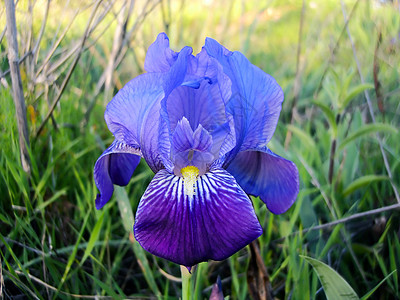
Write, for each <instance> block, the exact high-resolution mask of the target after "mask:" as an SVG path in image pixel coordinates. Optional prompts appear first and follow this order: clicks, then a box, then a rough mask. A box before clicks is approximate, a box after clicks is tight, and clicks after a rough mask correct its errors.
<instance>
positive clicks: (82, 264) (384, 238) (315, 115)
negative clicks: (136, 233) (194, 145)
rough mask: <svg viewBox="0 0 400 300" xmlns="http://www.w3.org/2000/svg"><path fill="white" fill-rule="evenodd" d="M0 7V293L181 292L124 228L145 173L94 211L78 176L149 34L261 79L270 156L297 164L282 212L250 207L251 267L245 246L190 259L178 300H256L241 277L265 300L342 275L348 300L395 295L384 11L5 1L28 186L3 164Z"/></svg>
mask: <svg viewBox="0 0 400 300" xmlns="http://www.w3.org/2000/svg"><path fill="white" fill-rule="evenodd" d="M3 3H4V1H3V2H2V5H1V6H0V30H1V32H0V50H1V52H0V74H1V82H0V145H1V147H0V191H1V201H0V254H1V256H0V260H1V265H0V267H1V269H0V297H4V298H5V299H8V298H12V299H14V298H15V299H22V298H32V299H71V298H86V299H103V298H104V299H126V298H130V299H143V298H144V299H153V298H159V299H177V298H178V297H180V293H181V284H180V282H179V280H180V269H179V266H177V265H175V264H173V263H170V262H168V261H166V260H163V259H159V258H156V257H154V256H152V255H150V254H148V253H146V252H145V251H144V250H143V249H142V248H141V247H140V246H139V245H138V244H137V243H136V242H135V241H134V237H133V234H132V224H133V218H134V213H135V211H136V208H137V205H138V202H139V200H140V197H141V195H142V194H143V192H144V190H145V188H146V186H147V184H148V183H149V182H150V180H151V179H152V176H153V173H152V172H151V170H150V169H149V168H148V167H147V165H146V164H145V162H144V161H142V162H141V164H140V165H139V167H138V169H137V170H136V171H135V174H134V176H133V178H132V180H131V182H130V183H129V185H128V186H127V187H125V188H117V189H116V191H115V193H114V196H113V198H112V200H111V201H110V202H109V203H108V204H107V205H106V206H105V207H104V208H103V209H102V210H100V211H97V210H96V209H95V206H94V199H95V196H96V194H97V189H96V186H95V184H94V181H93V166H94V163H95V161H96V159H97V158H98V157H99V155H100V154H101V153H102V151H103V150H104V149H105V148H106V147H107V146H108V145H109V144H110V143H111V142H112V140H113V137H112V135H111V133H110V132H109V131H108V129H107V127H106V125H105V122H104V119H103V114H104V110H105V106H106V104H107V103H108V102H109V101H110V100H111V99H112V96H113V95H114V94H115V93H116V92H117V91H118V90H119V89H120V88H122V87H123V86H124V84H125V83H127V82H128V81H129V80H130V79H132V78H133V77H135V76H137V75H138V74H140V73H142V72H144V70H143V63H144V58H145V54H146V50H147V48H148V46H149V45H150V44H151V43H152V42H153V41H154V40H155V38H156V36H157V34H158V33H159V32H166V33H167V34H168V36H169V38H170V45H171V48H172V49H174V50H175V51H179V50H180V49H181V48H182V47H183V46H185V45H189V46H192V47H193V50H194V53H198V52H199V51H200V50H201V47H202V45H203V44H204V40H205V38H206V37H207V36H209V37H212V38H214V39H216V40H218V41H219V42H220V43H221V44H223V45H224V46H225V47H227V48H228V49H230V50H232V51H233V50H238V51H241V52H242V53H244V54H245V55H246V56H247V57H248V58H249V60H250V61H251V62H252V63H253V64H255V65H257V66H258V67H260V68H261V69H263V70H264V71H265V72H267V73H269V74H271V75H272V76H273V77H274V78H275V79H276V80H277V81H278V83H279V84H280V85H281V86H282V88H283V90H284V92H285V102H284V105H283V110H282V113H281V116H280V121H279V124H278V127H277V130H276V132H275V135H274V137H273V140H272V141H271V142H270V144H269V146H270V148H271V149H272V150H274V151H276V152H277V153H280V154H281V155H282V156H284V157H285V158H287V159H290V160H293V161H294V162H295V163H296V164H297V166H298V168H299V172H300V180H301V182H300V193H299V195H298V199H297V201H296V203H295V205H294V206H293V207H292V208H291V209H290V210H289V211H288V212H287V213H285V214H283V215H279V216H277V215H273V214H271V213H270V212H268V210H267V209H266V207H265V205H264V204H263V203H262V202H261V201H260V200H259V199H258V198H253V203H254V207H255V209H256V212H257V215H258V217H259V220H260V223H261V224H262V226H263V228H264V234H263V235H262V236H261V237H260V238H259V239H258V246H259V254H260V256H259V257H261V262H260V261H259V262H258V264H256V265H255V263H254V260H253V259H254V255H250V252H251V251H250V250H251V249H250V247H249V246H248V247H246V248H244V249H242V250H241V251H239V252H238V253H236V254H235V255H233V256H232V257H231V258H229V259H227V260H226V261H222V262H209V263H202V264H200V265H198V266H197V268H196V270H195V271H194V274H193V280H192V282H191V284H192V288H193V290H194V294H193V299H208V298H209V296H210V292H211V288H212V285H213V284H214V283H215V282H216V280H217V277H218V276H220V278H221V280H222V290H223V293H224V296H229V297H230V299H250V297H252V298H253V299H263V298H262V297H261V296H262V295H260V294H259V295H256V294H257V293H254V291H253V292H251V290H252V289H253V290H254V288H251V287H250V286H251V285H252V284H254V283H255V282H261V283H262V284H263V285H264V286H266V287H267V289H268V290H269V292H270V293H271V294H272V295H273V297H275V298H276V299H326V296H325V294H327V295H328V294H329V289H331V291H332V292H333V293H335V289H337V288H338V287H339V286H342V285H343V282H344V281H346V282H348V283H349V285H350V286H351V287H352V289H354V291H355V293H357V295H358V296H359V297H362V296H365V297H364V298H363V299H366V298H368V297H371V298H372V299H400V292H399V276H398V273H397V271H396V270H398V268H399V266H400V243H399V232H400V231H399V230H400V227H399V225H400V224H399V211H398V209H399V208H400V204H399V203H400V199H399V197H398V192H397V190H398V189H399V188H400V184H399V183H400V176H399V173H400V172H399V170H400V166H399V164H400V143H399V141H400V134H399V130H398V128H399V124H400V101H399V98H400V88H399V86H400V84H399V83H400V74H399V70H400V3H399V1H373V0H369V1H368V0H363V1H362V0H360V1H350V0H349V1H343V2H342V1H333V0H326V1H297V0H296V1H294V0H293V1H274V0H271V1H244V0H232V1H228V0H217V1H212V0H203V1H185V0H161V1H154V0H149V1H145V0H138V1H133V0H132V1H128V0H126V1H123V0H118V1H111V0H110V1H105V0H104V1H100V0H99V1H93V2H92V1H90V0H86V1H78V0H70V1H51V2H50V1H44V0H37V1H34V0H30V1H27V0H21V1H18V3H17V5H16V9H15V13H16V22H17V28H18V36H17V38H18V43H19V57H20V59H21V63H20V71H21V77H22V84H23V91H24V96H25V103H26V111H27V114H26V115H27V121H28V129H29V139H30V147H29V148H28V150H29V156H30V161H31V175H30V176H28V175H27V174H26V172H24V170H23V168H22V167H21V162H20V152H19V141H18V130H17V121H16V116H15V108H14V104H13V96H12V89H11V78H10V73H9V72H8V70H9V62H8V59H7V49H8V45H7V39H6V35H5V32H6V26H5V24H6V11H5V6H4V5H3ZM53 109H54V110H53ZM316 226H319V227H316ZM253 254H254V253H253ZM303 256H309V257H313V258H315V259H317V260H318V261H320V262H323V263H325V264H326V265H329V266H330V267H332V268H333V269H334V270H336V271H337V273H338V274H340V275H341V277H342V281H340V280H339V281H330V280H329V278H330V277H328V275H329V274H328V273H329V272H328V271H327V269H326V268H320V269H318V268H316V269H315V270H314V269H313V267H312V265H311V264H309V263H308V262H307V260H306V259H305V258H304V257H303ZM251 257H253V259H252V258H251ZM308 261H310V260H308ZM326 265H324V266H326ZM313 266H314V267H316V265H315V263H314V264H313ZM264 267H266V270H267V273H265V272H264V273H263V272H262V271H263V270H265V269H264ZM317 272H318V273H317ZM326 272H328V273H326ZM254 274H258V275H257V276H255V277H254ZM260 274H261V275H260ZM317 274H318V275H320V276H322V277H321V279H322V280H321V281H319V279H318V275H317ZM252 276H253V277H252ZM324 276H325V277H324ZM324 278H325V279H326V280H325V282H324V280H323V279H324ZM257 280H259V281H257ZM321 282H322V283H324V284H323V285H321ZM333 282H334V284H332V283H333ZM338 282H339V283H338ZM330 283H331V284H330ZM376 287H377V289H375V288H376ZM258 291H261V289H258ZM372 291H373V292H374V293H373V294H372V296H371V295H370V294H369V292H372ZM257 297H260V298H257ZM328 298H329V296H328ZM330 299H332V298H330ZM343 299H345V298H343Z"/></svg>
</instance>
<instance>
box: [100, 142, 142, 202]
mask: <svg viewBox="0 0 400 300" xmlns="http://www.w3.org/2000/svg"><path fill="white" fill-rule="evenodd" d="M140 156H141V152H140V149H138V148H135V147H131V146H128V145H127V144H125V143H123V142H119V141H117V140H115V141H114V142H113V143H112V144H111V146H110V147H108V148H107V150H106V151H104V152H103V154H102V155H101V156H100V157H99V159H98V160H97V161H96V164H95V166H94V180H95V183H96V185H97V187H98V189H99V190H100V193H99V194H98V195H97V197H96V208H97V209H100V208H102V207H103V206H104V205H105V204H106V203H107V202H108V200H110V198H111V196H112V193H113V191H114V186H113V184H117V185H122V186H123V185H127V184H128V182H129V180H130V179H131V177H132V174H133V172H134V171H135V169H136V167H137V165H138V164H139V162H140Z"/></svg>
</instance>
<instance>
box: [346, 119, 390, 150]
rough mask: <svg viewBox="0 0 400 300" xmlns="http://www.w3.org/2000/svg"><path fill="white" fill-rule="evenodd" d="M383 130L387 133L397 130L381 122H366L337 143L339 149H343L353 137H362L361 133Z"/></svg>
mask: <svg viewBox="0 0 400 300" xmlns="http://www.w3.org/2000/svg"><path fill="white" fill-rule="evenodd" d="M380 131H385V132H388V133H393V134H396V133H397V132H398V131H397V129H396V128H395V127H393V126H391V125H388V124H383V123H375V124H367V125H364V126H363V127H361V128H360V129H358V130H356V131H355V132H353V133H352V134H350V135H349V136H348V137H346V138H345V139H344V140H343V141H342V142H341V143H340V145H339V150H340V149H343V148H344V147H345V146H346V145H347V144H348V143H350V142H352V141H354V140H355V139H357V138H359V137H362V136H363V135H366V134H370V133H373V132H380Z"/></svg>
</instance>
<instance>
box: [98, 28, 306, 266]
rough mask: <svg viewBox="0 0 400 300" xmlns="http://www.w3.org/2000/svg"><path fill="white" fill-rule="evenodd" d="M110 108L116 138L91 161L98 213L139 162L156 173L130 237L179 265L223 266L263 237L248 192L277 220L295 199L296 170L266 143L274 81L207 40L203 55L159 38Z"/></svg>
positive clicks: (277, 106)
mask: <svg viewBox="0 0 400 300" xmlns="http://www.w3.org/2000/svg"><path fill="white" fill-rule="evenodd" d="M144 68H145V70H146V71H147V73H145V74H142V75H140V76H137V77H136V78H134V79H132V80H131V81H130V82H128V83H127V84H126V85H125V86H124V87H123V88H122V89H121V90H120V91H119V92H118V93H117V94H116V96H115V97H114V98H113V99H112V101H111V102H110V103H109V104H108V105H107V108H106V111H105V120H106V123H107V126H108V128H109V130H110V131H111V132H112V133H113V135H114V137H115V140H114V142H113V143H112V144H111V146H110V147H109V148H108V149H107V150H105V151H104V153H103V154H102V155H101V156H100V157H99V159H98V160H97V162H96V164H95V167H94V178H95V182H96V185H97V187H98V189H99V190H100V193H99V194H98V195H97V198H96V208H97V209H100V208H102V207H103V206H104V205H105V204H106V203H107V201H109V200H110V198H111V196H112V193H113V190H114V187H113V185H114V184H116V185H120V186H124V185H127V184H128V182H129V180H130V178H131V177H132V175H133V172H134V170H135V168H136V167H137V165H138V164H139V161H140V159H141V158H144V160H145V161H146V163H147V164H148V165H149V167H150V168H151V169H152V170H153V171H154V173H155V176H154V178H153V179H152V181H151V182H150V184H149V186H148V187H147V189H146V191H145V193H144V195H143V196H142V198H141V199H140V202H139V206H138V209H137V212H136V218H135V224H134V235H135V238H136V240H137V241H138V242H139V243H140V245H141V246H142V247H143V248H144V249H145V250H147V251H148V252H150V253H152V254H155V255H157V256H159V257H162V258H166V259H168V260H170V261H172V262H175V263H177V264H181V265H184V266H188V267H190V266H193V265H196V264H197V263H199V262H202V261H207V260H209V259H212V260H223V259H225V258H227V257H229V256H231V255H232V254H234V253H235V252H237V251H238V250H240V249H241V248H243V247H244V246H246V245H247V244H249V243H250V242H252V241H253V240H254V239H256V238H258V237H259V236H260V235H261V234H262V228H261V226H260V223H259V222H258V220H257V217H256V214H255V212H254V209H253V206H252V202H251V200H250V198H249V196H248V195H254V196H258V197H260V199H261V200H262V201H263V202H265V203H266V205H267V207H268V209H269V210H270V211H271V212H272V213H275V214H280V213H283V212H285V211H286V210H288V209H289V208H290V206H291V205H292V204H293V202H294V201H295V199H296V196H297V193H298V190H299V178H298V170H297V168H296V165H295V164H294V163H293V162H291V161H288V160H286V159H284V158H282V157H280V156H278V155H277V154H275V153H273V152H272V151H271V150H270V149H269V148H268V147H267V144H268V142H269V141H270V139H271V137H272V135H273V133H274V131H275V127H276V125H277V122H278V118H279V114H280V110H281V103H282V101H283V92H282V89H281V87H280V86H279V85H278V84H277V83H276V81H275V79H274V78H273V77H271V76H270V75H268V74H266V73H264V72H263V71H262V70H261V69H259V68H257V67H256V66H254V65H252V64H251V63H250V62H249V61H248V60H247V58H246V57H245V56H244V55H243V54H241V53H240V52H231V51H229V50H227V49H226V48H224V47H223V46H222V45H220V44H219V43H218V42H217V41H215V40H213V39H211V38H207V39H206V42H205V45H204V47H203V48H202V50H201V52H200V53H199V54H197V55H196V56H193V55H192V48H190V47H184V48H183V49H182V50H181V51H180V52H174V51H173V50H171V49H170V48H169V40H168V37H167V36H166V34H164V33H161V34H159V35H158V37H157V39H156V41H155V42H154V43H153V44H152V45H151V46H150V47H149V49H148V52H147V56H146V59H145V63H144Z"/></svg>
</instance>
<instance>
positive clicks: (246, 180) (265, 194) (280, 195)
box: [227, 147, 299, 214]
mask: <svg viewBox="0 0 400 300" xmlns="http://www.w3.org/2000/svg"><path fill="white" fill-rule="evenodd" d="M227 171H228V172H229V173H231V174H232V175H233V176H234V177H235V179H236V180H237V182H238V183H239V185H240V186H241V187H242V188H243V189H244V191H245V192H246V193H247V194H250V195H254V196H259V197H260V198H261V200H262V201H264V202H265V204H266V205H267V207H268V209H269V210H270V211H271V212H273V213H274V214H281V213H284V212H285V211H287V210H288V209H289V208H290V207H291V206H292V204H293V203H294V201H295V200H296V197H297V194H298V192H299V171H298V170H297V167H296V165H295V164H294V163H293V162H291V161H289V160H286V159H284V158H282V157H280V156H278V155H276V154H275V153H273V152H272V151H271V150H269V149H268V148H266V147H265V148H264V149H262V151H243V152H240V153H239V154H238V155H237V156H236V157H235V159H234V160H233V161H232V163H231V164H230V165H229V167H228V168H227Z"/></svg>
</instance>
